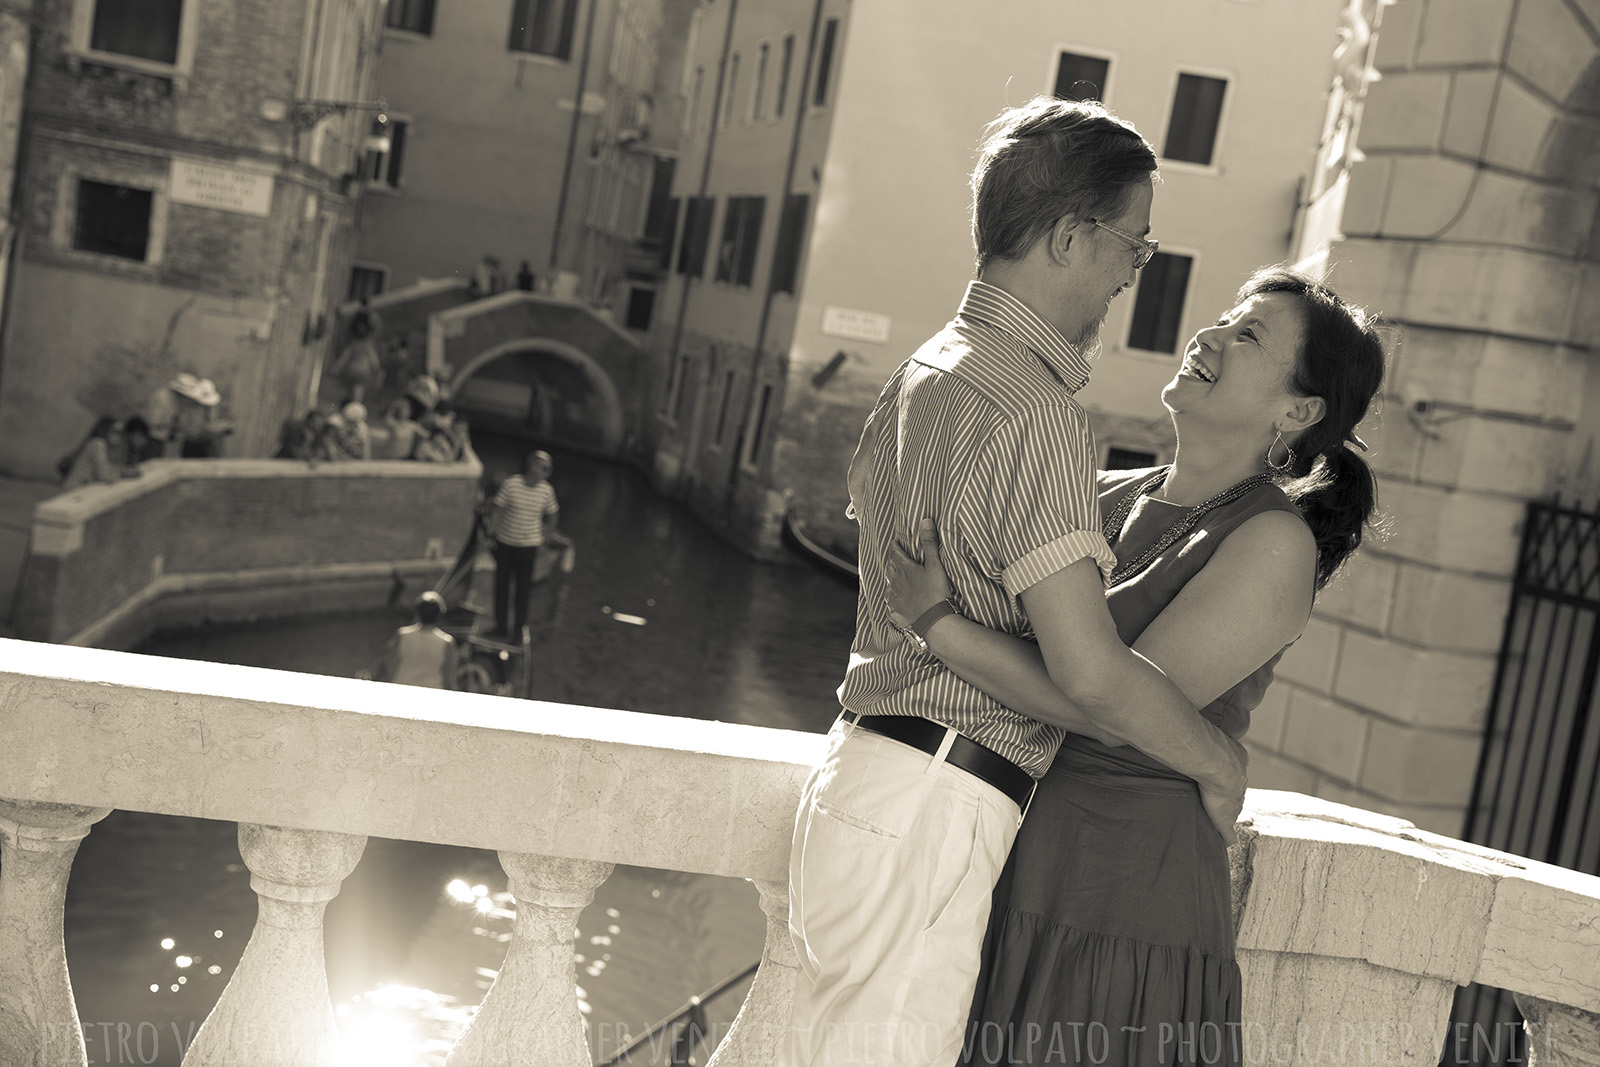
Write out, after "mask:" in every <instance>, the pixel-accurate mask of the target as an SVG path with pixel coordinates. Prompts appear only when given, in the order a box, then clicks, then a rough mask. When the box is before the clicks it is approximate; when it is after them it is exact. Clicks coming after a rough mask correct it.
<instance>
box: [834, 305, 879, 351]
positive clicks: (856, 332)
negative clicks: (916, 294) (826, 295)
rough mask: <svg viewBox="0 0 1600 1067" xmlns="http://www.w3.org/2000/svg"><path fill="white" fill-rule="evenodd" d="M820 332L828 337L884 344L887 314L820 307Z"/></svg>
mask: <svg viewBox="0 0 1600 1067" xmlns="http://www.w3.org/2000/svg"><path fill="white" fill-rule="evenodd" d="M822 332H823V333H825V334H827V335H828V336H829V337H847V338H849V339H850V340H852V341H872V342H874V343H875V344H880V345H886V344H888V343H889V316H887V315H879V314H877V313H875V312H871V311H857V310H855V309H854V308H841V307H833V306H831V305H830V306H828V307H825V308H823V309H822Z"/></svg>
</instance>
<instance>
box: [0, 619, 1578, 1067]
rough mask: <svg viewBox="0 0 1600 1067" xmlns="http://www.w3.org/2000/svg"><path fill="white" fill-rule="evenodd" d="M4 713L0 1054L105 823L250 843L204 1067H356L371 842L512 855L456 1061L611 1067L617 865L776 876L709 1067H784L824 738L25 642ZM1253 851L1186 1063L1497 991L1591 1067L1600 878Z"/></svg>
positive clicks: (79, 1053)
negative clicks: (329, 907)
mask: <svg viewBox="0 0 1600 1067" xmlns="http://www.w3.org/2000/svg"><path fill="white" fill-rule="evenodd" d="M0 706H3V707H4V708H5V722H6V727H5V729H6V735H7V738H6V739H7V743H6V744H5V745H3V746H0V797H6V798H9V799H8V800H6V801H4V802H3V803H0V832H3V834H4V842H3V847H4V849H5V852H4V856H3V859H0V912H3V913H0V970H3V971H5V972H6V973H4V974H0V977H4V978H7V979H8V980H6V981H0V1060H4V1061H5V1062H33V1059H32V1057H33V1056H34V1055H36V1054H38V1053H39V1049H40V1048H41V1046H42V1043H44V1042H45V1041H47V1040H48V1041H54V1042H56V1043H57V1044H56V1046H55V1047H54V1051H53V1055H55V1056H56V1059H53V1060H52V1061H51V1062H60V1052H61V1049H60V1046H59V1042H60V1040H61V1034H62V1033H65V1032H67V1031H68V1030H69V1029H70V1023H71V1020H70V1018H69V1016H70V1014H71V1012H70V1011H69V1006H70V1005H71V990H70V985H69V984H68V982H67V977H66V966H65V955H64V950H61V949H60V947H59V946H60V945H61V926H60V924H61V901H62V899H64V894H65V889H66V884H67V876H68V867H69V865H70V860H71V854H72V852H73V851H74V850H75V849H76V841H77V839H79V838H81V837H82V836H83V834H84V833H86V832H88V831H89V829H90V827H91V825H92V823H93V822H94V820H95V819H97V818H99V817H102V816H103V815H104V813H105V812H106V811H107V810H108V809H111V808H124V809H128V810H136V811H148V812H156V813H162V814H172V815H186V816H196V817H200V818H208V819H221V820H226V821H231V822H238V823H239V824H240V844H241V852H242V855H243V857H244V860H245V863H246V864H247V865H248V866H249V868H250V870H251V872H252V886H253V887H254V888H255V889H256V892H257V893H258V895H259V896H260V897H261V901H262V907H261V914H260V917H259V919H258V922H257V927H256V931H255V934H254V935H253V936H252V939H251V942H250V945H249V946H248V947H247V948H246V950H245V955H244V957H243V959H242V960H241V962H240V964H239V968H238V969H237V971H236V972H235V974H234V975H233V977H232V979H230V982H229V985H228V987H227V990H226V991H225V992H224V993H223V995H222V998H221V1000H220V1001H219V1002H218V1005H217V1007H216V1009H215V1010H214V1011H213V1014H212V1016H211V1018H210V1019H209V1020H208V1021H207V1023H206V1024H205V1027H204V1029H203V1030H202V1031H201V1033H200V1034H198V1035H197V1036H196V1039H195V1042H194V1045H193V1046H192V1047H191V1049H190V1053H189V1059H188V1060H186V1063H189V1064H190V1065H191V1067H193V1065H194V1064H201V1063H239V1062H250V1063H256V1064H275V1063H284V1064H291V1063H292V1064H312V1063H325V1062H333V1060H334V1058H335V1057H336V1056H337V1055H338V1054H339V1049H338V1036H337V1027H336V1025H334V1023H333V1020H332V1016H331V1014H330V1012H331V1008H330V1006H329V1004H328V996H327V989H326V978H325V973H324V971H323V969H322V958H321V911H322V907H323V905H325V903H326V901H327V900H328V899H329V898H331V897H332V896H333V895H334V894H336V893H337V891H338V887H339V884H340V882H341V881H342V879H343V878H344V876H345V874H347V873H348V872H349V870H350V869H351V868H352V867H353V866H354V864H355V861H356V859H357V858H358V857H359V855H360V850H361V848H362V846H363V843H364V840H365V838H366V837H367V836H369V835H377V836H383V837H390V838H401V839H408V840H418V841H431V842H442V843H450V844H457V845H469V846H474V847H480V848H490V849H495V850H497V851H498V852H499V853H500V855H501V861H502V864H503V865H504V866H505V867H506V869H507V872H508V873H509V874H510V875H511V880H512V889H513V892H514V894H515V895H516V897H517V898H518V901H519V908H518V916H517V923H516V929H515V933H514V937H513V941H512V944H511V946H510V950H509V953H508V956H507V963H506V966H505V967H504V968H503V969H502V971H501V974H500V977H499V979H498V980H497V981H496V984H495V985H494V986H493V987H492V989H491V991H490V993H489V995H488V997H487V999H486V1000H485V1003H484V1006H483V1008H482V1009H481V1010H480V1012H479V1014H478V1016H477V1018H476V1020H475V1021H474V1024H473V1026H472V1028H471V1029H470V1030H469V1031H468V1033H467V1035H466V1036H465V1037H464V1038H463V1039H462V1041H461V1043H460V1044H459V1045H458V1046H457V1047H456V1050H455V1052H454V1054H453V1056H452V1060H451V1062H452V1063H454V1064H458V1065H464V1064H477V1063H504V1062H524V1061H526V1062H540V1063H566V1064H571V1065H572V1067H578V1064H580V1063H587V1062H588V1061H587V1049H586V1047H585V1046H584V1045H583V1042H582V1040H581V1019H580V1015H579V1009H578V1005H577V998H576V994H575V991H574V987H575V985H576V982H575V977H574V972H573V948H574V946H573V945H572V943H571V941H570V934H569V931H571V930H572V928H573V923H572V920H571V915H572V909H574V908H580V907H582V906H583V904H584V903H585V902H586V901H587V900H588V899H589V898H590V897H591V896H592V894H593V892H594V889H595V887H596V886H598V885H599V884H600V883H601V882H602V881H603V880H604V878H605V877H606V876H607V874H608V873H609V870H610V866H611V865H613V864H617V863H625V864H631V865H638V866H646V867H657V868H666V869H673V870H683V871H691V872H703V873H711V874H719V875H731V876H734V877H742V878H748V879H751V880H753V881H755V882H756V884H757V887H758V889H760V891H761V896H762V903H763V910H764V911H765V912H766V914H767V916H768V937H767V945H766V951H765V954H764V958H763V962H762V966H761V970H760V972H758V975H757V979H756V981H755V984H754V985H753V987H752V989H751V991H750V993H749V996H748V998H747V1000H746V1002H745V1005H744V1008H743V1009H742V1011H741V1014H740V1017H739V1019H738V1020H737V1021H736V1023H735V1025H734V1028H733V1029H732V1030H731V1031H730V1033H729V1035H728V1036H727V1037H726V1038H725V1039H724V1041H723V1043H722V1046H721V1047H720V1048H719V1050H718V1052H717V1053H716V1056H715V1057H714V1060H713V1062H714V1063H716V1064H718V1065H719V1067H727V1065H729V1064H732V1063H771V1062H773V1060H774V1055H775V1050H776V1047H777V1043H778V1041H779V1040H780V1038H781V1036H782V1034H783V1031H784V1028H785V1027H786V1026H787V1022H788V1010H789V1004H788V997H789V995H790V991H791V990H792V986H793V982H792V979H793V967H794V959H793V955H792V951H791V950H790V949H789V948H788V934H787V929H786V917H787V905H786V901H785V899H784V887H785V885H786V877H787V872H786V861H787V855H788V842H789V833H790V827H791V825H792V817H793V812H794V808H795V804H796V803H797V800H798V797H799V793H800V789H801V787H802V785H803V782H804V779H805V776H806V774H807V773H808V771H809V768H810V765H811V763H812V762H813V761H814V760H815V759H816V758H817V756H818V755H819V754H820V752H821V750H822V746H823V743H824V741H823V738H821V737H819V736H817V735H811V734H798V733H794V732H791V731H784V730H773V729H766V728H761V727H752V726H741V725H732V724H726V723H714V722H700V721H691V720H682V719H675V718H668V717H661V716H653V715H645V714H640V713H635V712H629V711H618V710H607V709H595V708H582V709H578V708H570V707H567V706H564V705H558V704H548V703H540V702H527V701H515V702H513V701H511V700H509V699H508V698H500V697H493V696H483V695H475V694H466V693H441V692H437V691H434V690H423V689H409V688H406V687H403V686H390V685H383V684H380V683H373V682H359V681H355V680H347V679H330V678H323V677H311V676H305V675H298V674H293V673H289V672H281V671H266V670H257V669H252V668H240V667H224V666H219V665H212V664H204V663H174V662H172V661H169V660H160V661H155V660H152V659H150V658H147V657H142V656H136V655H130V654H127V653H118V652H108V651H101V650H92V649H78V648H70V647H66V646H56V645H40V644H30V643H26V642H12V641H7V642H0ZM708 782H714V783H716V787H715V788H707V787H706V783H708ZM507 797H516V798H518V801H517V803H515V804H508V803H507V802H506V798H507ZM1241 829H1242V831H1243V832H1242V834H1241V838H1242V840H1241V842H1240V844H1239V845H1237V846H1236V847H1235V849H1234V852H1233V860H1234V868H1235V899H1236V915H1237V925H1238V930H1239V948H1240V961H1241V965H1242V966H1243V968H1244V970H1245V990H1246V1003H1245V1025H1244V1028H1243V1030H1242V1031H1241V1032H1240V1033H1239V1034H1237V1035H1225V1034H1216V1035H1174V1036H1173V1039H1174V1040H1184V1039H1188V1040H1192V1041H1202V1042H1204V1041H1216V1040H1237V1041H1239V1042H1240V1043H1241V1045H1242V1048H1243V1051H1244V1053H1245V1060H1246V1062H1248V1063H1267V1062H1274V1063H1311V1062H1319V1063H1329V1062H1349V1063H1356V1062H1366V1063H1371V1062H1382V1063H1400V1062H1428V1063H1431V1062H1434V1060H1435V1059H1436V1058H1437V1054H1438V1050H1439V1048H1440V1047H1441V1045H1442V1043H1443V1042H1444V1041H1445V1040H1447V1039H1448V1035H1447V1034H1446V1032H1445V1023H1446V1019H1447V1016H1448V1010H1449V1002H1450V994H1451V992H1452V991H1453V990H1454V988H1455V986H1456V985H1457V984H1458V983H1462V982H1466V981H1471V980H1478V981H1484V982H1492V983H1495V984H1499V985H1501V986H1504V987H1507V988H1511V989H1513V990H1516V991H1517V992H1518V993H1520V994H1522V999H1523V1002H1524V1004H1525V1011H1527V1012H1528V1014H1529V1017H1530V1019H1531V1020H1533V1022H1532V1023H1531V1025H1532V1026H1533V1032H1532V1036H1533V1041H1531V1042H1530V1045H1531V1046H1532V1049H1533V1052H1532V1054H1533V1056H1534V1057H1536V1058H1535V1060H1534V1062H1544V1063H1567V1062H1570V1063H1594V1062H1596V1061H1595V1060H1594V1058H1593V1057H1592V1053H1591V1052H1586V1051H1585V1050H1586V1049H1590V1050H1592V1049H1593V1048H1594V1047H1595V1043H1596V1042H1600V1014H1597V1013H1600V967H1597V966H1596V963H1595V961H1596V960H1597V959H1600V922H1597V921H1596V917H1597V916H1600V879H1597V878H1593V877H1589V876H1586V875H1580V874H1577V873H1575V872H1571V871H1566V870H1563V869H1560V868H1555V867H1550V866H1547V865H1544V864H1539V863H1535V862H1532V861H1529V860H1524V859H1520V858H1517V857H1513V856H1508V855H1504V854H1500V853H1495V852H1492V851H1490V850H1487V849H1482V848H1478V847H1476V846H1471V845H1466V844H1463V843H1461V842H1459V841H1454V840H1451V839H1449V838H1445V837H1441V836H1439V835H1436V834H1430V833H1427V832H1424V831H1420V830H1417V829H1416V828H1415V827H1413V826H1411V825H1410V824H1409V823H1405V822H1403V821H1401V820H1397V819H1392V818H1388V817H1384V816H1379V815H1374V814H1371V813H1367V812H1363V811H1360V810H1358V809H1354V808H1348V807H1345V806H1343V805H1337V804H1332V803H1328V802H1325V801H1320V800H1315V799H1313V798H1309V797H1304V796H1301V795H1299V794H1293V793H1279V792H1266V791H1254V792H1252V794H1251V796H1250V803H1249V805H1248V806H1247V808H1246V817H1245V820H1244V824H1243V826H1242V828H1241ZM19 969H20V972H26V973H20V972H19V973H16V974H13V973H10V972H13V971H19ZM975 1039H977V1040H983V1039H984V1035H981V1034H980V1035H975ZM1199 1047H1200V1048H1201V1049H1202V1051H1204V1049H1205V1048H1206V1047H1207V1046H1205V1045H1203V1044H1202V1045H1201V1046H1199ZM75 1055H76V1059H75V1060H72V1059H69V1060H67V1061H66V1062H77V1063H84V1062H85V1053H84V1052H83V1049H82V1044H81V1038H80V1039H79V1043H78V1045H77V1050H76V1053H75ZM1585 1056H1589V1057H1590V1058H1587V1059H1586V1058H1584V1057H1585ZM1424 1057H1426V1058H1425V1059H1424Z"/></svg>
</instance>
